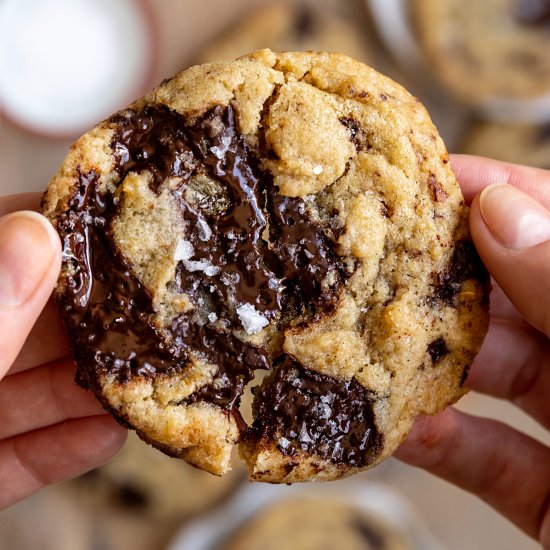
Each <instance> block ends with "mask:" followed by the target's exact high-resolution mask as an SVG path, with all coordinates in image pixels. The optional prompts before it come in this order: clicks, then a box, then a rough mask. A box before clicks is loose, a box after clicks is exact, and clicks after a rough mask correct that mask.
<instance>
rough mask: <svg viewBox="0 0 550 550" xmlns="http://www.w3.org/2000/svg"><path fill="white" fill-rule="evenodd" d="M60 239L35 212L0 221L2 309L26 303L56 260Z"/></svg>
mask: <svg viewBox="0 0 550 550" xmlns="http://www.w3.org/2000/svg"><path fill="white" fill-rule="evenodd" d="M58 246H59V245H58V241H57V237H56V235H55V231H54V229H53V228H52V227H51V225H50V223H49V222H48V220H46V219H45V218H44V217H42V216H40V215H39V214H37V213H36V212H17V213H15V214H9V215H7V216H5V217H3V218H1V219H0V307H3V306H4V307H6V306H11V307H13V306H19V305H21V304H23V303H25V302H26V301H27V300H28V299H29V298H30V296H32V294H33V293H34V291H35V290H36V289H37V288H38V286H39V284H40V282H41V280H42V278H43V277H44V275H45V273H46V270H47V269H48V268H49V267H50V265H51V264H52V261H53V260H54V258H55V251H56V248H57V247H58Z"/></svg>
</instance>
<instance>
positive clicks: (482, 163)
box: [396, 155, 550, 548]
mask: <svg viewBox="0 0 550 550" xmlns="http://www.w3.org/2000/svg"><path fill="white" fill-rule="evenodd" d="M451 165H452V167H453V169H454V171H455V173H456V175H457V178H458V180H459V182H460V185H461V187H462V191H463V193H464V196H465V198H466V200H467V201H468V202H470V201H472V200H473V202H472V206H471V212H470V227H471V231H472V236H473V239H474V242H475V245H476V247H477V250H478V252H479V254H480V256H481V258H482V260H483V262H484V263H485V265H486V266H487V268H488V269H489V271H490V272H491V275H492V276H493V278H494V280H495V281H496V285H495V288H494V289H493V293H492V296H491V324H490V328H489V333H488V335H487V339H486V341H485V343H484V345H483V347H482V349H481V352H480V354H479V356H478V357H477V358H476V360H475V362H474V365H473V366H472V368H471V371H470V374H469V376H468V379H467V381H466V385H467V386H468V387H470V388H471V389H473V390H476V391H479V392H482V393H486V394H489V395H492V396H494V397H498V398H502V399H508V400H510V401H511V402H512V403H514V404H515V405H517V406H518V407H520V408H521V409H523V410H524V411H525V412H526V413H527V414H529V415H530V416H532V417H533V418H534V419H535V420H537V421H538V422H539V423H540V424H541V425H542V426H544V427H545V428H546V429H549V428H550V340H549V337H550V210H548V209H549V208H550V171H545V170H539V169H535V168H526V167H522V166H515V165H511V164H506V163H503V162H498V161H493V160H489V159H482V158H477V157H469V156H465V155H456V156H454V157H453V158H452V159H451ZM495 182H508V183H509V184H510V185H507V186H502V185H498V186H492V185H491V184H493V183H495ZM482 190H483V192H481V191H482ZM519 190H521V191H519ZM480 192H481V193H480ZM396 456H397V457H398V458H400V459H401V460H403V461H405V462H407V463H409V464H412V465H414V466H418V467H420V468H423V469H425V470H428V471H429V472H431V473H433V474H435V475H437V476H439V477H442V478H443V479H446V480H447V481H450V482H451V483H454V484H455V485H458V486H459V487H462V488H463V489H466V490H467V491H470V492H472V493H474V494H476V495H477V496H479V497H480V498H482V499H483V500H485V501H486V502H487V503H488V504H490V505H491V506H492V507H493V508H495V509H496V510H497V511H499V512H500V513H501V514H503V515H504V516H506V517H507V518H508V519H510V520H511V521H513V522H514V523H515V524H516V525H517V526H518V527H520V528H521V529H523V530H524V531H525V532H526V533H528V534H529V535H531V536H532V537H534V538H536V539H537V540H539V541H540V542H541V543H542V544H543V546H544V547H545V548H550V449H549V448H548V447H546V446H544V445H543V444H541V443H539V442H538V441H535V440H534V439H532V438H530V437H528V436H526V435H525V434H522V433H520V432H518V431H516V430H514V429H512V428H511V427H509V426H507V425H505V424H503V423H500V422H496V421H493V420H488V419H483V418H477V417H475V416H471V415H467V414H465V413H462V412H459V411H457V410H456V409H453V408H449V409H446V410H445V411H443V412H442V413H441V414H439V415H437V416H435V417H422V418H420V419H418V421H417V422H416V424H415V426H414V427H413V430H412V431H411V432H410V434H409V436H408V437H407V439H406V441H405V443H404V444H403V445H402V446H401V447H400V448H399V450H398V451H397V453H396Z"/></svg>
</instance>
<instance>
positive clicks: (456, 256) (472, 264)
mask: <svg viewBox="0 0 550 550" xmlns="http://www.w3.org/2000/svg"><path fill="white" fill-rule="evenodd" d="M434 278H435V281H434V294H433V296H432V298H431V300H430V301H431V303H432V305H437V304H438V303H441V302H443V303H445V304H447V305H454V304H455V300H456V297H457V296H458V294H459V293H460V288H461V286H462V283H464V282H465V281H467V280H468V279H475V280H477V281H479V282H480V283H482V284H483V285H486V286H487V285H488V284H489V274H488V272H487V270H486V269H485V267H484V265H483V263H482V262H481V259H480V258H479V255H478V253H477V250H476V249H475V246H474V243H473V242H472V241H466V240H462V241H458V242H457V243H456V245H455V250H454V253H453V257H452V259H451V262H450V264H449V267H448V268H447V270H446V271H445V272H443V273H437V274H436V275H435V277H434ZM487 294H488V293H487Z"/></svg>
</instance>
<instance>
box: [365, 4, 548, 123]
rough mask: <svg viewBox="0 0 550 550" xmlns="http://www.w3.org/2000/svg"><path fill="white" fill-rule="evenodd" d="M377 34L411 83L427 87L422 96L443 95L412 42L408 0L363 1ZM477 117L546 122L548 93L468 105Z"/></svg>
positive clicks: (414, 42) (495, 98)
mask: <svg viewBox="0 0 550 550" xmlns="http://www.w3.org/2000/svg"><path fill="white" fill-rule="evenodd" d="M365 1H366V3H367V6H368V7H369V9H370V12H371V13H372V16H373V19H374V22H375V25H376V27H377V29H378V31H379V34H380V36H381V38H382V40H383V42H384V44H385V45H386V47H387V49H388V50H389V51H390V53H391V54H392V56H393V57H394V58H395V60H396V61H397V62H398V63H399V65H400V66H401V67H402V68H403V69H404V70H405V71H407V73H408V74H409V75H411V76H413V77H414V80H415V82H419V83H422V82H423V83H426V84H429V88H427V87H426V90H425V91H426V95H427V97H430V95H432V96H433V95H434V92H435V94H437V95H441V94H444V93H445V92H444V91H443V90H442V89H441V88H440V87H439V86H437V84H436V82H435V79H434V77H433V74H432V73H431V70H430V66H429V64H428V62H427V61H426V59H425V57H424V54H423V52H422V51H421V49H420V47H419V46H418V43H417V41H416V39H415V36H414V33H413V30H412V28H411V25H410V20H409V17H408V13H407V2H408V0H365ZM472 107H474V108H475V109H476V111H478V112H479V114H481V115H483V116H485V117H488V118H491V119H497V120H502V121H510V122H533V123H540V122H542V121H546V120H550V94H549V95H544V96H540V97H537V98H533V99H514V98H509V97H493V98H490V99H488V100H484V101H480V102H478V103H476V104H474V105H472Z"/></svg>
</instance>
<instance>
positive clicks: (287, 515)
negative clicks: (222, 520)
mask: <svg viewBox="0 0 550 550" xmlns="http://www.w3.org/2000/svg"><path fill="white" fill-rule="evenodd" d="M258 548H261V549H262V550H320V549H322V548H327V549H328V548H337V549H338V550H408V549H410V548H411V546H410V545H409V544H408V543H407V542H406V540H405V539H404V538H403V536H402V535H401V534H399V533H397V532H396V531H395V529H392V528H390V527H389V526H388V525H386V524H385V522H384V521H382V520H380V519H378V518H377V517H375V516H374V515H373V514H370V513H368V512H366V511H365V510H361V509H359V508H358V507H355V506H352V505H348V504H344V503H342V502H339V501H338V500H330V501H329V500H328V499H321V498H316V499H314V498H311V497H294V498H289V499H281V500H280V501H278V502H276V503H274V504H271V505H268V506H266V507H265V508H264V509H262V510H260V512H259V513H258V514H257V515H255V516H253V517H252V518H251V519H250V520H249V521H248V522H247V523H245V524H244V525H243V526H242V527H240V528H239V529H238V530H237V531H235V533H233V534H232V535H229V537H228V538H224V540H223V542H222V543H221V544H220V545H219V546H217V547H216V550H222V549H223V550H257V549H258Z"/></svg>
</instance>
